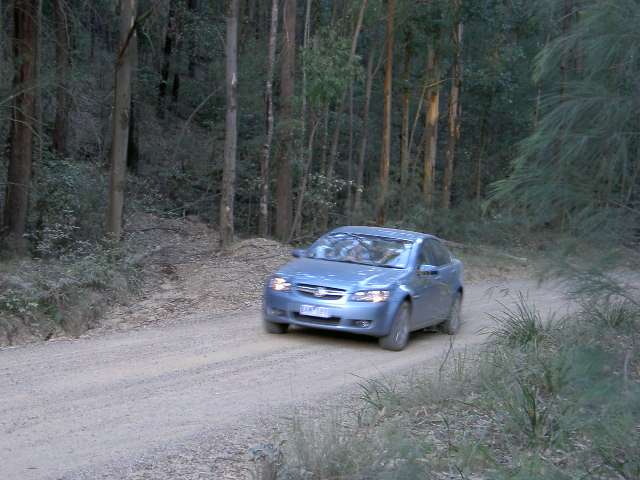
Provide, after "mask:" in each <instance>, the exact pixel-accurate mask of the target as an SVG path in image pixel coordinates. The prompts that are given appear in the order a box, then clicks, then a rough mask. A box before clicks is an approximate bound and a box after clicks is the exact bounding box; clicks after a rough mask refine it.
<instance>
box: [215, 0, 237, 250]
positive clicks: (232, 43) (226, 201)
mask: <svg viewBox="0 0 640 480" xmlns="http://www.w3.org/2000/svg"><path fill="white" fill-rule="evenodd" d="M226 10H227V11H226V17H227V41H226V45H225V49H226V57H227V58H226V64H227V65H226V77H227V78H226V81H227V82H226V83H227V115H226V120H225V138H224V171H223V174H222V197H221V200H220V247H221V248H222V249H226V248H228V247H229V245H231V243H232V242H233V223H234V215H233V200H234V196H235V181H236V151H237V144H238V18H239V16H240V0H227V8H226Z"/></svg>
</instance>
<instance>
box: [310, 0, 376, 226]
mask: <svg viewBox="0 0 640 480" xmlns="http://www.w3.org/2000/svg"><path fill="white" fill-rule="evenodd" d="M367 4H368V0H362V3H361V4H360V11H359V13H358V19H357V21H356V26H355V29H354V31H353V37H352V39H351V51H350V52H349V64H353V62H354V61H355V58H356V50H357V48H358V37H359V35H360V30H362V24H363V22H364V14H365V12H366V10H367ZM348 92H349V89H348V88H347V89H345V91H344V93H343V94H342V99H341V100H340V102H339V103H338V110H337V111H336V125H335V129H334V131H333V139H332V140H331V152H330V153H329V165H328V167H327V182H328V183H329V184H331V183H332V182H333V174H334V171H335V165H336V161H337V160H338V146H339V144H340V132H341V130H342V113H343V112H344V109H345V106H346V103H347V95H348ZM328 224H329V212H328V211H326V210H325V211H323V212H322V223H321V228H322V230H326V229H327V228H328Z"/></svg>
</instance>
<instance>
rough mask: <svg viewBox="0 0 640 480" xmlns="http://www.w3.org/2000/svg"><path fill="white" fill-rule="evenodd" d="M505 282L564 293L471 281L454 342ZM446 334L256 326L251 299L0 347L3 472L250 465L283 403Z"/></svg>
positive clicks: (215, 472)
mask: <svg viewBox="0 0 640 480" xmlns="http://www.w3.org/2000/svg"><path fill="white" fill-rule="evenodd" d="M515 290H526V291H529V295H530V298H531V299H533V300H534V301H535V302H536V303H537V304H538V305H539V306H541V307H544V308H545V309H549V310H560V309H563V308H565V306H566V302H565V300H564V299H563V296H562V294H561V293H560V292H559V291H557V290H554V289H553V288H551V287H548V286H547V287H544V288H540V287H536V286H535V284H534V283H532V282H527V281H517V282H516V281H512V282H509V283H504V284H499V283H497V284H491V285H489V284H476V285H470V286H468V287H467V292H466V298H465V303H464V307H463V319H464V321H465V324H464V326H463V328H462V331H461V333H460V334H459V335H457V337H456V338H455V344H456V346H457V347H462V346H470V345H474V344H478V343H480V342H482V341H483V339H484V337H483V336H482V335H480V334H479V333H478V330H479V329H480V328H482V327H483V326H485V325H486V324H487V315H486V314H487V313H490V312H496V311H497V310H498V309H499V308H500V307H499V305H498V300H503V301H504V300H505V298H506V297H505V295H506V293H507V291H515ZM507 301H508V299H507ZM449 341H450V339H449V337H447V336H446V335H443V334H439V333H417V334H414V335H413V336H412V339H411V342H410V344H409V346H408V348H407V349H406V350H405V351H403V352H399V353H396V352H388V351H383V350H381V349H380V348H379V347H378V345H377V343H376V341H375V340H371V339H366V338H357V337H352V336H341V335H335V334H327V333H319V332H316V331H307V330H302V329H294V330H293V331H291V332H290V333H288V334H287V335H282V336H276V335H267V334H265V333H263V332H262V329H261V324H260V315H259V311H258V310H257V309H253V310H250V311H246V312H243V313H236V314H232V315H224V316H217V317H213V316H211V315H207V314H206V313H202V312H201V313H199V314H196V315H193V316H190V317H189V318H186V319H184V321H183V322H182V323H180V324H171V325H165V326H151V327H147V328H141V329H138V330H133V331H128V332H125V333H107V334H105V335H102V336H98V337H87V338H80V339H77V340H57V341H53V342H48V343H43V344H39V345H31V346H24V347H18V348H8V349H4V350H0V479H1V480H32V479H65V480H66V479H107V478H109V479H110V478H128V479H131V478H136V479H172V480H175V479H178V478H180V479H182V478H184V479H214V478H225V477H226V478H230V477H234V476H236V477H238V476H243V475H247V474H246V471H243V470H242V468H243V467H242V460H243V457H244V455H245V453H246V451H247V449H248V448H249V447H250V446H252V444H253V443H255V442H257V441H259V439H261V438H264V436H265V435H267V433H266V432H267V431H268V430H269V429H270V428H273V427H274V426H275V425H276V424H277V422H279V421H281V419H282V416H283V415H287V413H288V412H289V413H290V412H291V411H292V409H293V408H295V407H300V406H304V405H314V404H317V403H318V402H321V401H322V402H324V401H329V400H330V399H331V398H334V399H335V398H339V397H340V395H342V394H344V392H348V391H354V390H355V389H356V388H357V383H358V382H360V381H361V379H359V378H358V377H378V376H381V375H385V376H389V375H393V374H396V373H397V374H400V373H401V372H407V371H409V370H411V369H414V368H426V367H428V366H429V365H435V364H437V362H438V361H439V359H441V358H442V356H443V355H444V353H445V352H446V351H447V349H448V348H449ZM327 399H329V400H327ZM243 472H244V473H243Z"/></svg>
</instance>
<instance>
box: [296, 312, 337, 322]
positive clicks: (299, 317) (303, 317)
mask: <svg viewBox="0 0 640 480" xmlns="http://www.w3.org/2000/svg"><path fill="white" fill-rule="evenodd" d="M293 317H294V318H295V319H296V320H298V321H300V322H307V323H317V324H321V325H340V317H329V318H320V317H312V316H310V315H300V314H299V313H294V314H293Z"/></svg>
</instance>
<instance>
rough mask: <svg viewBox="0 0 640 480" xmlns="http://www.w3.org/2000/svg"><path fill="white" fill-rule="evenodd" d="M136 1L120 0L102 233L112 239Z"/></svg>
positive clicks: (120, 192) (119, 197)
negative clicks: (110, 141) (106, 189)
mask: <svg viewBox="0 0 640 480" xmlns="http://www.w3.org/2000/svg"><path fill="white" fill-rule="evenodd" d="M136 11H137V0H120V34H119V41H118V50H117V56H116V63H115V77H116V79H115V108H114V111H113V136H112V138H113V140H112V144H111V171H110V178H109V206H108V210H107V229H106V233H107V235H108V236H109V237H111V238H112V239H113V240H115V241H119V240H120V239H121V237H122V212H123V209H124V188H125V182H126V165H127V152H128V144H129V126H130V115H131V112H130V108H131V77H132V71H133V68H132V67H133V61H134V59H135V55H136V48H137V41H138V39H137V34H136V31H135V28H136V25H135V21H136Z"/></svg>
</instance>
